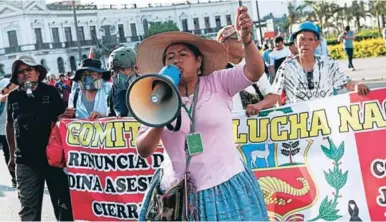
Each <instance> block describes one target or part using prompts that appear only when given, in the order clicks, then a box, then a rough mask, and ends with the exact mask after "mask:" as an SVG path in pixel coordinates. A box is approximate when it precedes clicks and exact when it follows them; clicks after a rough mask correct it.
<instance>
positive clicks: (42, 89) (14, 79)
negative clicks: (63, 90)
mask: <svg viewBox="0 0 386 222" xmlns="http://www.w3.org/2000/svg"><path fill="white" fill-rule="evenodd" d="M46 75H47V70H46V68H45V67H44V66H42V65H40V64H37V63H36V62H35V60H34V59H33V58H32V57H30V56H26V55H23V56H20V57H19V58H18V59H17V60H16V61H15V62H14V63H13V65H12V76H11V79H10V82H11V83H13V84H16V85H19V87H18V88H17V89H15V90H13V91H12V92H10V93H9V95H8V98H7V107H6V108H7V122H6V136H7V141H8V145H9V151H10V152H9V153H10V160H9V163H8V167H9V169H10V170H11V171H12V172H16V183H17V190H18V197H19V200H20V203H21V210H20V211H19V216H20V219H21V220H22V221H25V220H27V221H35V220H41V212H42V200H43V193H44V184H45V182H46V183H47V187H48V190H49V192H50V196H51V202H52V205H53V208H54V212H55V216H56V219H57V220H72V214H71V210H70V209H71V207H70V203H68V202H62V198H63V197H69V195H70V192H69V188H68V183H67V177H66V175H65V174H64V172H63V171H62V169H60V168H55V167H51V166H49V165H48V161H47V156H46V147H47V144H48V139H49V136H50V133H51V127H52V124H54V123H55V122H56V120H57V118H58V116H59V115H60V114H61V113H63V112H64V109H65V108H64V104H63V102H62V99H61V98H60V95H59V93H58V91H57V90H56V89H55V87H53V86H49V85H47V84H46V83H43V82H42V81H43V80H44V79H45V77H46ZM62 204H64V206H65V207H60V205H62Z"/></svg>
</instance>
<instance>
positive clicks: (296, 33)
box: [293, 29, 320, 41]
mask: <svg viewBox="0 0 386 222" xmlns="http://www.w3.org/2000/svg"><path fill="white" fill-rule="evenodd" d="M301 32H312V33H314V34H315V35H316V38H317V39H318V40H320V33H319V32H316V31H315V30H312V29H303V30H299V31H297V32H295V33H293V36H294V41H295V39H296V37H297V36H298V35H299V34H300V33H301Z"/></svg>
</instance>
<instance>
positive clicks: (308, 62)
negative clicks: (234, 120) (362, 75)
mask: <svg viewBox="0 0 386 222" xmlns="http://www.w3.org/2000/svg"><path fill="white" fill-rule="evenodd" d="M293 35H294V43H295V45H296V47H297V48H298V52H299V54H298V56H295V57H293V58H288V59H287V60H285V61H284V62H283V64H282V65H281V66H280V68H279V70H278V72H277V75H276V78H275V80H274V82H273V88H274V91H275V92H276V93H278V94H281V93H282V92H283V90H284V91H285V93H286V96H287V98H286V103H287V104H289V103H297V102H301V101H308V100H313V99H318V98H324V97H329V96H333V95H334V91H336V90H339V89H342V88H343V87H345V88H346V89H347V90H348V91H358V93H359V95H362V96H365V95H367V94H368V93H369V88H368V87H367V86H366V85H364V84H360V83H356V82H354V81H352V80H351V79H350V78H349V77H348V76H347V75H345V74H344V73H343V72H342V71H341V70H340V69H339V66H338V64H337V63H336V62H335V61H334V60H333V59H331V58H330V57H328V56H318V55H315V49H316V48H317V47H318V45H319V40H320V34H319V31H318V29H317V27H316V26H315V25H314V24H313V23H312V22H304V23H302V24H301V25H300V26H299V29H298V30H297V31H296V32H295V33H293Z"/></svg>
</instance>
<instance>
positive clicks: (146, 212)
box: [128, 6, 268, 221]
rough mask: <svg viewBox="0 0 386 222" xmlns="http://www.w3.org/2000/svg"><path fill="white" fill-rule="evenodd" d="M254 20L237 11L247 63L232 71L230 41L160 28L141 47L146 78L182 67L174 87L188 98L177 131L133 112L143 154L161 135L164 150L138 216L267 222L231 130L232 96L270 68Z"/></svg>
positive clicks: (254, 182)
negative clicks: (255, 35) (257, 42)
mask: <svg viewBox="0 0 386 222" xmlns="http://www.w3.org/2000/svg"><path fill="white" fill-rule="evenodd" d="M252 24H253V23H252V19H251V18H250V16H249V14H248V10H247V8H246V7H243V6H242V7H240V8H238V10H237V16H236V27H237V30H238V32H239V33H240V36H241V38H242V42H243V44H244V54H245V61H246V64H244V65H239V66H236V67H235V68H232V69H225V67H226V65H227V62H228V59H227V51H226V48H225V46H223V45H222V44H221V43H219V42H217V41H214V40H208V39H203V38H201V37H198V36H195V35H192V34H189V33H185V32H167V33H161V34H157V35H154V36H151V37H149V38H147V39H145V40H144V41H143V42H142V43H141V44H140V46H139V48H138V57H137V64H138V68H139V70H140V72H141V73H142V74H143V76H146V75H147V74H154V73H158V72H159V71H160V70H161V69H162V68H163V67H164V66H167V67H168V68H170V67H174V66H175V67H177V68H178V69H179V70H180V76H181V80H180V81H179V84H178V86H176V88H177V90H178V91H179V94H178V95H181V97H180V99H181V100H182V103H183V105H182V107H183V109H181V114H180V115H181V117H182V118H181V119H182V120H181V128H180V130H179V131H173V130H170V129H169V128H166V127H163V126H159V127H154V126H153V127H152V123H149V124H144V121H143V120H141V119H140V118H139V117H138V115H142V114H138V115H133V116H134V117H135V118H137V119H138V120H139V121H140V120H141V122H142V123H143V124H144V125H142V126H141V128H140V131H139V135H138V137H137V150H138V153H139V154H140V155H141V156H142V157H149V156H151V155H152V154H153V152H154V151H155V150H156V149H157V147H158V144H159V143H160V141H161V140H162V143H163V145H164V148H165V151H166V153H165V160H164V162H163V165H162V167H161V169H159V170H157V171H156V173H155V174H154V177H153V179H152V182H151V184H150V186H149V189H148V191H147V193H146V195H145V197H144V201H143V203H142V208H141V211H140V214H139V220H140V221H144V220H146V221H147V220H151V221H157V220H179V221H181V220H200V221H201V220H204V221H206V220H213V221H214V220H235V221H242V220H248V221H264V220H268V216H267V210H266V206H265V203H264V198H263V195H262V192H261V190H260V188H259V185H258V183H257V179H256V177H255V176H254V175H253V173H252V172H251V170H250V169H248V168H247V167H246V166H245V165H244V163H243V162H242V160H241V159H240V155H239V153H238V150H237V149H236V148H235V146H234V144H235V142H234V139H233V134H232V114H231V112H232V97H233V96H234V95H235V94H237V93H238V92H239V91H241V90H243V89H245V88H246V87H248V86H250V85H251V84H253V83H254V82H256V81H258V80H259V78H260V76H261V75H262V74H263V73H264V64H263V59H262V57H261V55H260V53H259V50H258V49H257V47H256V45H255V44H254V42H253V38H252V34H251V31H252ZM140 83H141V82H140V80H139V82H138V83H133V84H132V86H131V87H132V88H134V87H135V85H139V84H140ZM142 83H143V86H145V85H146V84H145V82H144V81H142ZM143 91H146V90H145V89H143ZM129 92H130V89H129ZM128 96H129V97H130V95H128ZM130 102H132V103H134V102H136V101H135V100H132V101H130ZM132 105H133V104H132ZM129 109H130V107H129ZM146 112H149V113H150V112H151V110H150V111H149V110H147V111H146ZM165 112H167V110H166V111H165ZM165 115H167V114H165ZM155 119H156V118H155ZM175 122H177V121H174V123H173V124H175ZM146 125H147V126H146Z"/></svg>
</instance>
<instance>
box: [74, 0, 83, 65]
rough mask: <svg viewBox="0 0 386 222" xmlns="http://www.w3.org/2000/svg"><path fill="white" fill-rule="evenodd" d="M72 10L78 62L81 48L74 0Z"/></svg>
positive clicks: (80, 57) (80, 56)
mask: <svg viewBox="0 0 386 222" xmlns="http://www.w3.org/2000/svg"><path fill="white" fill-rule="evenodd" d="M72 12H73V14H74V23H75V32H76V40H77V43H78V56H79V63H80V60H81V59H82V50H81V48H80V38H79V28H78V19H77V18H76V10H75V1H74V0H73V1H72Z"/></svg>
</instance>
